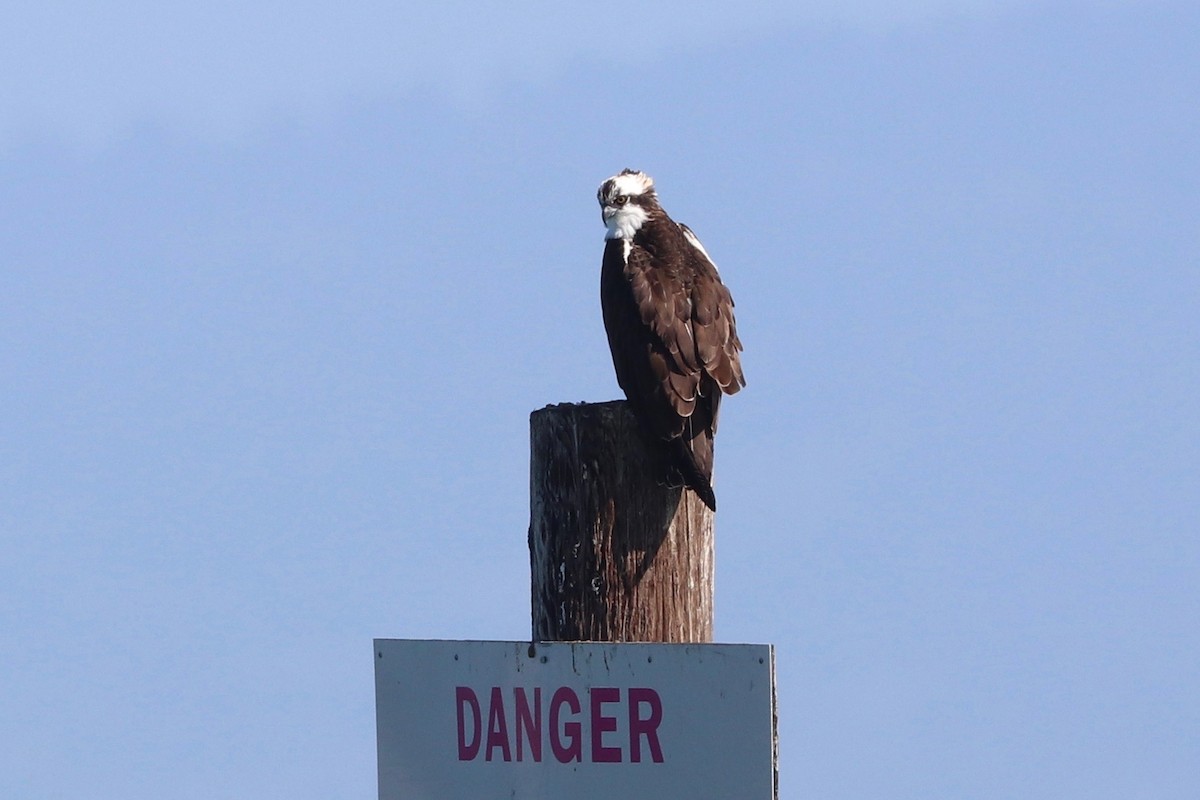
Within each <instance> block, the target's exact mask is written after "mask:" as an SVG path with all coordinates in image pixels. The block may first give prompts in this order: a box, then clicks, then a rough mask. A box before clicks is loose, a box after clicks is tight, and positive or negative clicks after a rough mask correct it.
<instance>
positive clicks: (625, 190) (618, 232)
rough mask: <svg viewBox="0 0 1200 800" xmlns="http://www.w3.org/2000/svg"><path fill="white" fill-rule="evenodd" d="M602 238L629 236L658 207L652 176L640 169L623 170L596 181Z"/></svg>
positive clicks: (630, 237)
mask: <svg viewBox="0 0 1200 800" xmlns="http://www.w3.org/2000/svg"><path fill="white" fill-rule="evenodd" d="M596 199H597V200H599V201H600V218H601V219H603V220H604V227H606V228H608V233H606V234H604V238H605V239H632V238H633V235H634V234H635V233H637V232H638V229H639V228H641V227H642V224H643V223H644V222H645V221H646V220H648V219H649V218H650V215H651V214H652V213H653V212H654V211H655V210H656V209H657V208H658V195H657V194H655V192H654V179H653V178H651V177H650V176H649V175H647V174H646V173H644V172H638V171H637V170H632V169H624V170H621V172H620V173H618V174H616V175H613V176H612V177H611V178H609V179H608V180H606V181H605V182H604V183H602V184H600V189H599V190H598V191H597V192H596Z"/></svg>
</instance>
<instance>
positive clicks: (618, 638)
mask: <svg viewBox="0 0 1200 800" xmlns="http://www.w3.org/2000/svg"><path fill="white" fill-rule="evenodd" d="M530 445H531V458H530V523H529V558H530V578H531V599H532V609H531V610H532V617H533V637H532V638H533V639H534V640H535V641H613V642H710V641H712V630H713V514H712V512H711V511H710V510H709V509H708V508H707V507H706V506H705V505H704V503H702V502H701V501H700V499H699V498H698V497H697V496H696V495H695V494H694V493H693V492H692V491H691V490H688V489H683V488H681V487H679V486H669V485H666V484H667V483H668V478H667V476H668V475H670V474H671V470H670V468H669V466H668V463H667V461H668V456H667V453H666V452H665V450H664V448H663V447H662V446H661V445H659V444H657V443H654V442H647V441H646V440H645V439H644V438H643V436H642V433H641V431H640V430H639V428H638V425H637V422H636V420H635V419H634V416H633V413H632V412H631V411H630V409H629V407H628V405H627V404H626V403H625V402H624V401H614V402H610V403H580V404H563V405H555V406H547V407H546V408H543V409H541V410H539V411H535V412H533V414H532V415H530Z"/></svg>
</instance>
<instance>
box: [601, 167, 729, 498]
mask: <svg viewBox="0 0 1200 800" xmlns="http://www.w3.org/2000/svg"><path fill="white" fill-rule="evenodd" d="M596 197H597V199H598V200H599V201H600V216H601V218H602V219H603V220H604V225H605V227H606V228H607V229H608V232H607V233H606V234H605V237H604V238H605V240H606V241H605V244H604V260H603V263H602V266H601V269H600V305H601V308H602V310H603V312H604V328H605V330H606V331H607V333H608V346H609V349H610V350H611V351H612V359H613V367H615V368H616V372H617V382H618V383H619V384H620V385H621V389H623V390H624V392H625V396H626V398H628V400H629V404H630V406H631V407H632V409H633V413H634V415H635V416H636V417H637V419H638V422H639V424H640V425H641V426H642V428H643V430H645V431H646V432H647V433H648V434H649V435H650V436H651V437H653V438H656V439H659V440H661V441H662V442H663V443H664V444H665V446H666V447H667V449H668V454H669V460H670V463H671V465H672V466H673V467H674V469H676V470H677V471H678V472H679V476H680V477H681V478H682V479H683V483H684V484H686V485H687V486H689V487H691V488H692V489H693V490H694V491H695V492H696V494H697V495H699V497H700V499H701V500H703V501H704V504H705V505H707V506H708V507H709V508H711V509H713V510H714V511H715V510H716V508H717V498H716V496H715V495H714V494H713V489H712V473H713V435H714V434H715V433H716V432H717V411H718V410H719V408H720V405H721V394H722V393H725V394H733V393H734V392H736V391H738V390H739V389H741V388H742V387H743V386H745V385H746V380H745V378H744V377H743V376H742V365H741V361H740V358H739V356H738V353H739V352H740V351H741V349H742V343H741V341H740V340H739V339H738V335H737V326H736V325H735V324H734V320H733V297H732V296H731V295H730V294H729V290H728V289H726V288H725V285H724V284H723V283H721V278H720V276H719V275H718V274H717V267H716V265H715V264H713V261H712V259H711V258H709V255H708V253H707V252H706V251H705V250H704V246H703V245H701V244H700V240H699V239H697V238H696V235H695V234H694V233H692V231H691V230H690V229H689V228H688V227H687V226H686V225H682V224H680V223H678V222H675V221H674V220H672V219H671V218H670V217H668V216H667V212H665V211H663V209H662V206H660V205H659V204H658V195H657V194H656V193H655V191H654V181H653V180H652V179H651V178H650V176H649V175H646V174H645V173H643V172H637V171H635V170H631V169H626V170H623V171H622V172H621V173H620V174H618V175H614V176H613V177H611V178H609V179H608V180H606V181H605V182H604V183H602V184H600V189H599V191H598V192H597V193H596Z"/></svg>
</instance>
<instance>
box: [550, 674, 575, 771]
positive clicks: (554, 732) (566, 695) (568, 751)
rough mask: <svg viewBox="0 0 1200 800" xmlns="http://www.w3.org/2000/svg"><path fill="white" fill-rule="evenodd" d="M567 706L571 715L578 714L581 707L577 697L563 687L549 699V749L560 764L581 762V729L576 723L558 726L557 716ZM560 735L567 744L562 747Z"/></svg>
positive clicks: (569, 689) (569, 688)
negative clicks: (565, 739)
mask: <svg viewBox="0 0 1200 800" xmlns="http://www.w3.org/2000/svg"><path fill="white" fill-rule="evenodd" d="M564 705H565V706H568V707H570V709H571V713H572V714H578V713H579V712H580V709H581V706H580V705H579V696H578V695H577V694H575V692H574V690H573V689H571V687H570V686H563V687H561V688H559V690H558V691H556V692H555V693H554V697H552V698H550V749H551V750H553V751H554V757H555V758H557V759H558V760H559V761H560V762H561V763H563V764H566V763H567V762H568V761H582V760H583V733H582V731H583V728H582V726H581V725H580V724H579V723H578V722H565V723H563V724H562V725H561V726H560V725H559V714H560V713H561V712H562V707H563V706H564ZM560 734H562V735H565V736H566V738H567V742H568V744H566V745H564V744H563V740H562V738H561V736H560Z"/></svg>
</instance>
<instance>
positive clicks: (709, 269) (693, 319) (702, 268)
mask: <svg viewBox="0 0 1200 800" xmlns="http://www.w3.org/2000/svg"><path fill="white" fill-rule="evenodd" d="M672 224H673V223H672ZM669 233H673V234H675V236H676V237H678V238H677V240H676V241H675V242H672V243H671V244H672V245H673V246H670V247H662V248H660V252H661V253H665V254H670V255H664V254H660V252H654V251H651V250H649V249H647V248H644V247H640V246H636V245H635V246H634V247H633V248H632V249H631V251H630V254H629V258H628V260H627V263H626V266H625V276H626V278H627V279H628V281H629V285H630V288H631V289H632V291H633V298H634V302H635V303H636V305H637V308H638V313H639V315H640V317H641V320H642V323H643V324H644V325H645V326H646V327H647V328H648V329H649V330H650V332H651V333H652V334H653V337H652V338H653V339H654V340H657V341H656V342H653V344H652V346H651V366H652V368H653V370H654V374H655V377H656V379H657V380H658V382H659V387H660V389H659V390H660V392H661V393H662V395H663V396H664V399H666V400H667V401H668V402H669V403H670V405H671V408H672V409H673V411H674V413H675V414H676V415H677V416H678V417H679V418H680V423H679V425H678V430H676V431H675V433H676V434H678V433H680V432H682V430H683V425H682V420H683V419H686V418H690V417H692V416H693V415H694V414H696V411H697V408H698V407H699V408H700V412H701V413H700V414H699V417H700V418H699V419H696V420H693V422H694V423H698V424H700V425H702V426H703V427H705V428H708V429H710V430H714V431H715V429H716V421H717V410H718V408H719V405H720V396H721V393H722V392H724V393H726V394H733V393H734V392H737V391H738V390H739V389H741V388H742V387H743V386H745V385H746V380H745V377H744V376H743V375H742V367H741V359H740V357H739V355H738V354H739V351H740V350H741V349H742V343H741V341H740V340H739V339H738V335H737V325H736V323H735V321H734V316H733V297H732V296H731V295H730V293H729V290H728V289H727V288H725V285H724V284H723V283H721V278H720V276H719V275H718V273H717V268H716V266H715V265H713V263H712V260H711V259H709V257H708V254H707V253H705V252H704V249H703V247H701V246H700V244H699V241H698V240H697V239H696V238H695V235H694V234H692V233H691V231H690V230H689V229H688V228H687V227H686V226H683V225H677V226H675V230H673V231H669ZM653 345H657V346H653Z"/></svg>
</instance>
